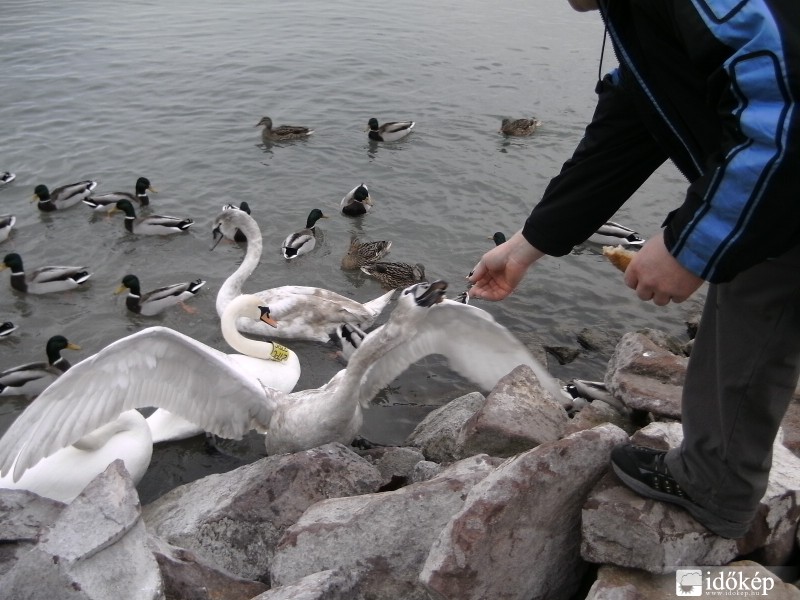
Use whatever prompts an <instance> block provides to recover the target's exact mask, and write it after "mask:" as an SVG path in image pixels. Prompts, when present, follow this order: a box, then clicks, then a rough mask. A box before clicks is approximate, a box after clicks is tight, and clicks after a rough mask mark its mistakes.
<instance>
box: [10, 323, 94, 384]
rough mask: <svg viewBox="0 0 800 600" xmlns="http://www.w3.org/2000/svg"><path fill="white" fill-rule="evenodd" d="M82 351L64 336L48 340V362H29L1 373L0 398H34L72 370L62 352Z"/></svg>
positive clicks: (46, 349) (55, 336)
mask: <svg viewBox="0 0 800 600" xmlns="http://www.w3.org/2000/svg"><path fill="white" fill-rule="evenodd" d="M66 349H69V350H80V349H81V348H80V346H77V345H75V344H73V343H71V342H69V341H68V340H67V338H65V337H64V336H63V335H54V336H53V337H51V338H50V339H48V340H47V344H46V346H45V353H46V355H47V361H46V362H44V361H37V362H29V363H25V364H22V365H19V366H16V367H11V368H10V369H6V370H5V371H2V372H0V396H27V397H28V398H33V397H35V396H38V395H39V394H41V393H42V392H43V391H44V389H45V388H46V387H47V386H49V385H50V384H51V383H53V382H54V381H55V380H56V379H57V378H58V377H60V376H61V375H62V374H63V373H64V372H66V370H67V369H69V368H70V366H71V365H70V363H69V361H68V360H67V359H66V358H64V357H63V356H61V351H62V350H66Z"/></svg>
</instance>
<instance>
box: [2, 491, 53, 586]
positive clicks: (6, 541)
mask: <svg viewBox="0 0 800 600" xmlns="http://www.w3.org/2000/svg"><path fill="white" fill-rule="evenodd" d="M65 506H66V504H64V503H63V502H58V501H56V500H51V499H50V498H44V497H42V496H39V495H37V494H34V493H33V492H29V491H27V490H7V489H0V575H3V574H4V573H6V572H7V571H8V570H9V569H11V567H13V566H14V564H15V563H16V562H17V560H18V559H19V557H20V556H22V555H23V554H25V553H26V552H28V551H29V550H30V549H31V548H33V547H34V546H35V545H36V544H37V543H38V542H39V535H40V534H41V532H42V531H43V530H45V529H47V528H48V527H50V526H51V525H52V524H53V523H55V521H56V519H57V518H58V517H59V515H60V514H61V511H63V510H64V507H65Z"/></svg>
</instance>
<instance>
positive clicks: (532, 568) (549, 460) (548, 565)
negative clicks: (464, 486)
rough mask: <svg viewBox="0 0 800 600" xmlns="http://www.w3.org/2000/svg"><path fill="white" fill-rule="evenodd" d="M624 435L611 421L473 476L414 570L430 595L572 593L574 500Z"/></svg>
mask: <svg viewBox="0 0 800 600" xmlns="http://www.w3.org/2000/svg"><path fill="white" fill-rule="evenodd" d="M627 439H628V436H627V434H626V433H625V432H624V431H622V430H621V429H619V428H618V427H614V426H613V425H603V426H600V427H597V428H595V429H591V430H588V431H582V432H579V433H576V434H573V435H571V436H569V437H567V438H564V439H563V440H559V441H556V442H550V443H546V444H542V445H541V446H539V447H538V448H535V449H534V450H530V451H528V452H525V453H523V454H520V455H518V456H515V457H513V458H510V459H508V460H507V461H506V462H504V463H503V464H501V465H500V466H499V467H498V468H497V469H495V470H494V471H493V472H492V473H490V474H489V475H488V476H487V477H486V478H485V479H484V480H483V481H481V482H480V483H478V484H476V485H475V486H474V487H473V488H472V490H471V491H470V492H469V494H468V495H467V499H466V501H465V502H464V506H463V508H462V509H461V510H460V511H459V512H458V513H457V514H456V515H454V516H453V518H452V519H450V522H449V523H448V524H447V526H446V527H445V528H444V530H443V531H442V533H441V534H440V535H439V537H438V539H437V541H436V543H435V544H434V545H433V547H432V548H431V551H430V554H429V555H428V557H427V560H426V562H425V565H424V567H423V569H422V572H421V574H420V580H421V581H422V582H423V583H424V585H425V587H426V589H427V590H428V591H429V592H430V593H431V595H432V597H433V598H435V599H436V600H445V599H448V600H450V599H452V600H472V599H475V600H478V599H485V598H504V599H509V600H510V599H519V600H529V599H530V598H547V599H548V600H559V599H564V600H566V599H568V598H571V597H572V596H573V594H574V593H575V592H576V590H577V586H578V585H579V584H580V578H581V573H582V572H583V570H584V569H585V564H584V563H583V561H582V559H581V556H580V542H581V530H580V514H581V507H582V506H583V504H584V502H585V499H586V496H587V494H588V493H589V491H590V490H591V489H592V487H593V486H594V484H595V482H596V481H597V480H598V478H599V477H600V476H601V475H602V474H603V473H604V472H605V470H606V469H607V467H608V460H609V455H610V453H611V449H612V448H613V447H614V446H616V445H618V444H620V443H623V442H624V441H626V440H627Z"/></svg>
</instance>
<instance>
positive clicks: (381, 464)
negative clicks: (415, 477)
mask: <svg viewBox="0 0 800 600" xmlns="http://www.w3.org/2000/svg"><path fill="white" fill-rule="evenodd" d="M359 454H360V455H361V456H363V457H364V458H366V459H367V460H368V461H370V462H371V463H372V464H374V465H375V467H376V468H377V469H378V471H379V472H380V474H381V477H382V478H383V481H382V483H381V489H385V488H387V487H389V488H392V489H396V488H398V487H400V486H401V485H405V484H406V483H408V482H409V481H410V479H411V476H412V473H413V472H414V467H415V466H416V465H417V463H419V462H421V461H424V460H425V456H424V455H423V454H422V452H421V451H420V450H418V449H417V448H408V447H396V446H386V447H382V448H373V449H370V450H367V451H365V452H361V453H359Z"/></svg>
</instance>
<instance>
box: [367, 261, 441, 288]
mask: <svg viewBox="0 0 800 600" xmlns="http://www.w3.org/2000/svg"><path fill="white" fill-rule="evenodd" d="M361 271H362V272H364V273H366V274H367V275H369V276H370V277H374V278H375V279H377V280H378V281H380V282H381V285H383V287H385V288H389V289H393V290H394V289H397V288H401V287H406V286H409V285H412V284H414V283H419V282H421V281H424V280H425V267H424V266H423V265H422V264H420V263H417V264H415V265H410V264H408V263H404V262H374V263H372V264H369V265H364V266H363V267H361Z"/></svg>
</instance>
